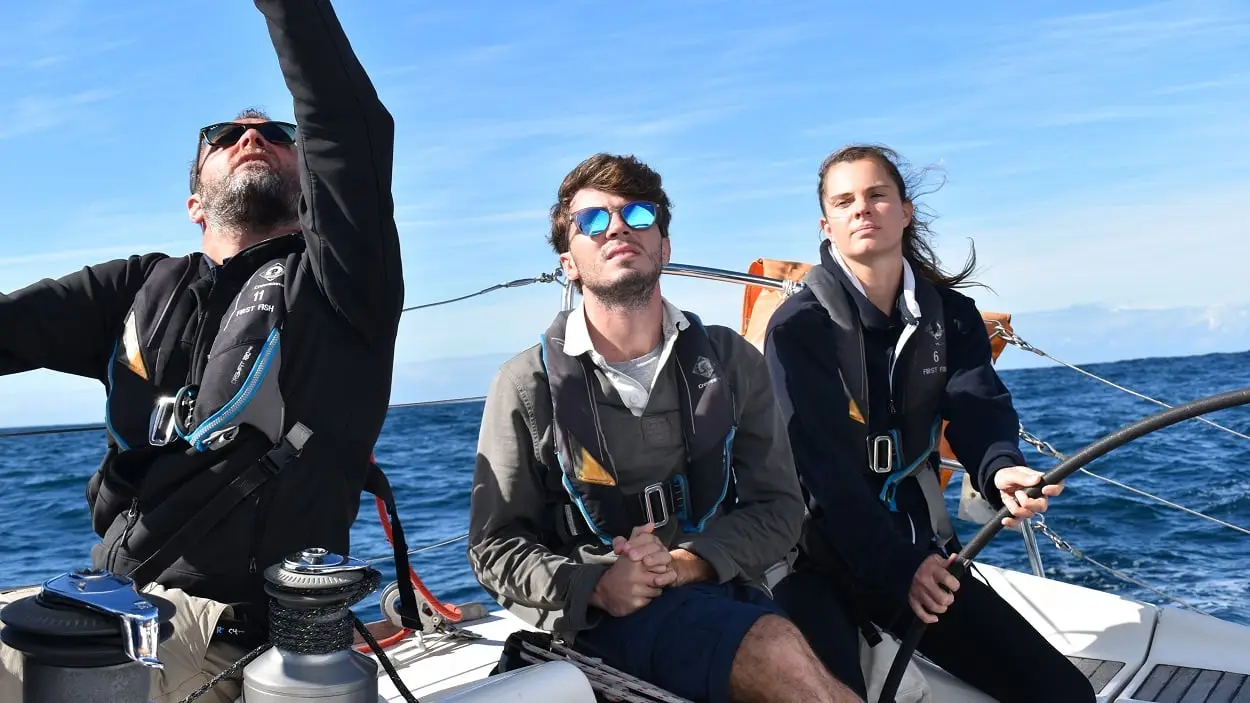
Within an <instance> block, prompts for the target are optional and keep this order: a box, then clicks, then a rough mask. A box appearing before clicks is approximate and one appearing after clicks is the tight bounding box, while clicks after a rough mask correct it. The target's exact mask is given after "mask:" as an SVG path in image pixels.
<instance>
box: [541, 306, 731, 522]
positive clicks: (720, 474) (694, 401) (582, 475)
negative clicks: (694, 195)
mask: <svg viewBox="0 0 1250 703" xmlns="http://www.w3.org/2000/svg"><path fill="white" fill-rule="evenodd" d="M569 314H570V313H569V312H568V311H564V312H561V313H559V314H558V315H557V316H556V318H555V321H554V322H552V324H551V327H550V328H549V329H548V330H547V331H546V333H545V334H544V335H543V337H542V361H543V367H544V369H545V370H546V373H547V382H548V384H549V385H550V388H551V403H552V411H553V414H552V418H553V420H552V425H553V433H554V441H555V454H556V459H557V461H558V463H559V465H560V466H559V468H560V471H561V472H562V474H563V476H562V484H563V486H564V489H565V491H566V492H567V493H568V496H569V501H570V502H569V503H567V504H565V505H563V506H560V512H561V516H560V517H559V518H558V519H557V523H558V524H559V525H560V526H561V527H562V528H563V529H562V530H561V537H562V538H564V539H566V540H569V541H576V540H581V539H585V538H587V537H590V538H592V539H593V538H594V537H597V538H598V539H599V540H600V541H602V542H603V543H605V544H611V543H612V538H613V537H615V536H623V537H628V536H629V534H630V531H631V530H632V529H633V528H634V527H635V526H638V525H642V524H645V523H646V522H647V521H648V520H653V521H655V522H656V523H657V524H656V526H657V527H659V526H661V525H663V524H666V522H667V519H668V518H669V517H670V516H672V517H675V518H676V519H678V520H679V521H680V524H681V527H682V529H683V530H684V531H686V532H688V533H696V532H701V531H702V530H703V528H704V527H705V526H706V525H707V522H708V520H709V519H711V517H712V516H713V515H714V514H715V513H716V511H717V509H718V508H722V507H724V508H725V509H726V510H728V509H729V508H730V506H731V505H732V503H733V496H734V476H733V465H732V460H733V439H734V431H735V430H736V429H737V424H736V412H735V406H734V392H733V388H731V387H730V383H729V376H728V374H726V373H725V370H724V369H723V368H722V367H721V365H720V362H719V360H718V359H717V356H716V353H715V352H714V350H713V348H712V343H711V340H710V339H709V338H708V335H707V330H705V329H704V327H703V323H702V321H700V320H699V318H698V317H697V316H695V315H693V314H692V313H689V312H685V315H686V317H687V318H688V319H689V320H690V322H691V324H690V325H689V326H688V327H687V328H686V329H684V330H681V331H680V332H678V334H677V341H676V343H675V344H674V349H673V351H674V356H675V357H676V362H677V368H678V379H679V380H678V384H679V388H678V395H679V396H680V399H681V400H680V402H681V423H682V433H683V436H684V438H685V445H686V455H687V457H688V461H687V464H686V468H685V470H684V471H681V472H679V473H678V474H677V475H676V476H674V477H673V479H671V480H670V481H668V482H663V483H658V484H653V485H652V486H648V487H647V488H646V489H645V490H644V491H643V493H641V494H635V495H626V494H625V493H624V492H622V491H621V490H620V488H619V487H618V485H617V478H618V476H617V472H616V467H615V466H614V464H613V461H612V454H611V449H610V447H609V446H608V440H607V438H606V437H604V433H603V429H602V427H601V426H600V424H599V418H598V414H599V411H598V407H597V404H596V401H595V398H596V395H595V386H596V383H595V381H594V378H595V365H594V362H593V361H591V359H590V358H589V354H588V353H587V354H581V355H579V356H577V357H576V358H575V357H571V356H569V355H568V354H565V353H564V334H565V327H566V324H567V322H568V317H569ZM661 373H662V370H661ZM574 511H576V512H574ZM579 525H582V526H586V527H588V530H580V529H579ZM564 530H567V533H565V532H564Z"/></svg>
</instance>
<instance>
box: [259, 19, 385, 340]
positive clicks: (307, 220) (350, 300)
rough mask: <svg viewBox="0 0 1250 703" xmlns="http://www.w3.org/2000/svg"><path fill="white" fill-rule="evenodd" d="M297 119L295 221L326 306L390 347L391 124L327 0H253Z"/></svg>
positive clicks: (364, 333) (365, 333)
mask: <svg viewBox="0 0 1250 703" xmlns="http://www.w3.org/2000/svg"><path fill="white" fill-rule="evenodd" d="M255 3H256V7H257V8H259V9H260V11H261V12H262V13H263V14H264V15H265V19H266V22H267V24H268V27H269V36H270V38H271V39H272V41H273V46H274V49H275V50H276V52H277V55H278V64H279V65H280V66H281V68H282V76H283V78H284V79H285V81H286V85H287V88H288V89H289V90H290V91H291V97H292V98H293V100H294V108H295V120H296V123H297V124H298V125H299V136H298V144H297V148H298V149H299V158H300V166H301V172H300V182H301V186H302V191H303V194H302V198H301V202H300V225H301V227H302V229H303V231H304V236H305V238H306V240H307V243H308V264H309V266H310V267H311V269H312V274H313V276H314V278H315V279H316V280H317V283H318V285H319V286H320V287H321V289H322V290H323V291H324V293H325V295H326V297H327V298H328V299H329V301H330V304H331V305H332V306H333V307H334V308H335V309H336V310H337V311H338V312H339V314H341V315H343V316H344V317H345V318H346V319H347V321H348V322H349V323H350V324H351V325H352V326H353V327H355V328H356V329H357V330H358V331H359V332H360V333H361V334H362V335H363V337H364V338H365V339H366V340H367V341H368V342H370V343H375V344H390V343H391V342H392V341H393V337H394V328H395V326H396V325H397V324H398V320H399V315H400V310H401V309H402V307H403V293H404V286H403V267H402V264H401V262H400V253H399V233H398V231H397V228H396V225H395V219H394V213H395V207H394V202H393V200H392V195H391V168H392V164H393V160H394V146H395V122H394V120H393V119H392V117H391V115H390V113H389V112H388V111H387V109H386V107H385V106H383V104H382V102H381V101H380V100H379V99H378V95H377V92H376V91H375V90H374V87H373V83H372V82H371V81H370V80H369V77H368V75H367V74H366V73H365V70H364V68H363V67H362V66H361V65H360V62H359V61H358V60H357V58H356V55H355V53H354V52H353V50H352V48H351V46H350V44H349V43H348V41H347V36H346V35H345V34H344V32H343V28H342V26H341V25H340V24H339V21H338V18H337V16H336V15H335V13H334V9H333V8H332V7H331V6H330V3H329V2H328V1H327V0H255Z"/></svg>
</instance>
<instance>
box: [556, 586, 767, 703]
mask: <svg viewBox="0 0 1250 703" xmlns="http://www.w3.org/2000/svg"><path fill="white" fill-rule="evenodd" d="M768 614H776V615H782V610H781V608H780V606H778V605H776V604H774V603H773V601H772V599H771V598H769V597H768V595H767V594H765V593H764V592H763V591H761V590H759V589H758V588H749V587H746V586H739V585H734V584H724V585H720V584H715V583H696V584H691V585H689V586H681V587H679V588H666V589H664V591H663V592H662V593H661V594H660V597H658V598H656V599H655V600H653V601H651V602H650V603H648V604H647V605H646V606H644V607H643V608H642V609H641V610H639V611H637V612H635V613H633V614H630V615H626V616H625V617H623V618H614V617H612V616H610V615H607V614H606V613H605V614H603V616H602V619H601V620H600V621H599V625H598V626H597V627H595V628H592V629H590V630H584V631H582V632H579V633H578V634H577V637H576V639H574V645H573V646H574V648H575V649H577V650H578V651H579V652H582V653H583V654H587V655H589V656H592V657H599V658H601V659H603V663H605V664H607V665H608V666H611V667H613V668H616V669H620V670H621V671H624V672H625V673H627V674H630V675H632V676H637V677H638V678H640V679H642V680H644V681H648V682H650V683H653V684H655V685H656V686H659V687H660V688H663V689H665V690H667V691H670V692H672V693H675V694H677V695H679V696H681V697H683V698H688V699H690V700H692V701H708V702H709V703H720V702H721V701H728V700H729V671H730V669H732V668H733V660H734V655H735V654H737V652H738V645H739V644H741V643H742V639H743V638H744V637H746V634H747V630H750V629H751V626H752V625H754V624H755V621H756V620H758V619H759V618H760V616H762V615H768ZM783 617H784V615H783Z"/></svg>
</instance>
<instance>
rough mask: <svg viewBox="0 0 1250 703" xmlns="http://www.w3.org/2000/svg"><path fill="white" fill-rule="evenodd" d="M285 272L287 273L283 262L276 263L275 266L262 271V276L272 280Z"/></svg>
mask: <svg viewBox="0 0 1250 703" xmlns="http://www.w3.org/2000/svg"><path fill="white" fill-rule="evenodd" d="M284 273H286V267H285V266H283V265H282V264H274V265H273V266H270V267H269V268H267V269H265V270H264V271H262V272H261V274H260V277H261V278H263V279H265V280H266V281H272V280H275V279H277V278H280V277H281V276H282V274H284Z"/></svg>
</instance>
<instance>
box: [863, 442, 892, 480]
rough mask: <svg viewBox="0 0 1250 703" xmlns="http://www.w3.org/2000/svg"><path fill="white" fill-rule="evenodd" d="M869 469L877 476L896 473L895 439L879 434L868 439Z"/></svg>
mask: <svg viewBox="0 0 1250 703" xmlns="http://www.w3.org/2000/svg"><path fill="white" fill-rule="evenodd" d="M868 469H869V470H870V471H872V472H873V473H875V474H889V473H894V437H892V436H891V435H888V434H879V435H874V436H872V437H869V438H868Z"/></svg>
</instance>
